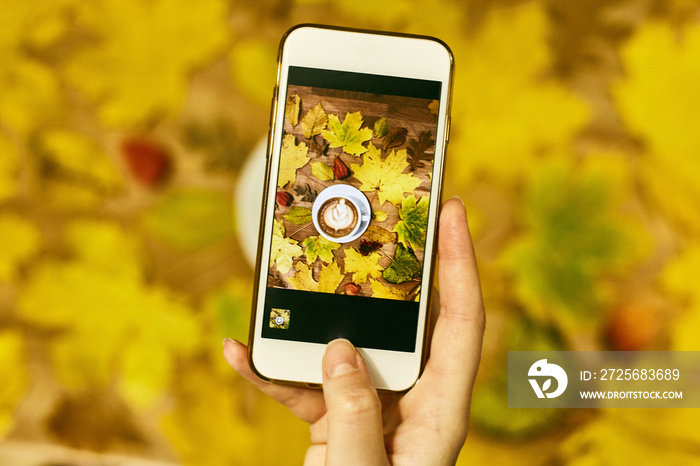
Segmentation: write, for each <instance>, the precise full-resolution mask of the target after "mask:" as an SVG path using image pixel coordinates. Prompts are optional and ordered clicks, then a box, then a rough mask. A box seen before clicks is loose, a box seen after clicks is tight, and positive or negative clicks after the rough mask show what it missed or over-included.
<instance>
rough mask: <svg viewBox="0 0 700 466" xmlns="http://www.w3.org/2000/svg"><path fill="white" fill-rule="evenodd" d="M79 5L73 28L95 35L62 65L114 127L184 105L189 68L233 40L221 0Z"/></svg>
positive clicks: (170, 111) (71, 81)
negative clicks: (166, 51) (187, 38)
mask: <svg viewBox="0 0 700 466" xmlns="http://www.w3.org/2000/svg"><path fill="white" fill-rule="evenodd" d="M78 5H79V8H76V11H75V12H74V13H73V15H72V17H73V18H74V19H73V21H74V24H73V27H74V28H76V30H82V31H84V34H86V35H87V36H90V37H95V38H98V40H93V41H89V42H84V43H83V44H82V46H81V47H77V48H76V50H75V53H71V54H68V55H67V58H68V60H67V62H66V63H65V65H64V71H65V74H66V78H67V79H68V82H69V83H70V84H71V85H73V86H75V88H77V89H78V90H79V91H80V92H82V93H83V94H84V95H86V96H87V97H88V98H90V99H92V101H93V102H94V103H95V104H97V107H98V108H97V111H98V114H99V117H100V119H101V120H102V122H103V123H104V124H107V125H109V126H124V127H128V126H130V125H134V124H138V123H144V122H145V121H146V120H148V119H149V118H152V117H154V116H156V115H164V114H169V113H172V112H174V111H177V110H179V109H180V108H181V106H182V104H183V102H184V99H185V95H186V92H187V90H188V86H189V79H188V78H187V76H188V75H189V73H190V71H192V70H193V69H194V68H195V67H197V66H199V65H202V64H203V63H206V62H208V61H209V60H211V58H212V57H213V56H214V55H215V54H218V53H220V52H221V51H222V50H223V49H224V47H225V46H226V44H227V42H228V41H229V31H228V26H227V24H226V4H225V2H223V1H221V0H205V1H201V2H197V4H196V5H190V4H189V2H188V1H187V0H174V1H173V0H154V1H151V2H147V3H144V2H142V1H139V0H124V1H122V2H120V3H119V7H118V8H115V7H114V5H112V4H111V3H110V2H86V3H82V2H80V3H78ZM182 12H187V14H181V13H182ZM125 25H128V27H125ZM183 37H190V38H191V40H182V38H183ZM164 50H168V51H169V52H168V53H163V51H164ZM144 70H149V71H148V72H144ZM249 71H250V70H249V68H246V72H249ZM248 74H250V73H248ZM256 77H257V76H256ZM258 80H259V78H258ZM267 89H269V87H267Z"/></svg>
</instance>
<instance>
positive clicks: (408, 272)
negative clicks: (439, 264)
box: [382, 244, 421, 285]
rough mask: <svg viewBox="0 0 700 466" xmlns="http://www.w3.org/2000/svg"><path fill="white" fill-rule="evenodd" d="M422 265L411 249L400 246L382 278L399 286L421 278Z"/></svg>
mask: <svg viewBox="0 0 700 466" xmlns="http://www.w3.org/2000/svg"><path fill="white" fill-rule="evenodd" d="M420 270H421V264H420V262H419V261H418V259H417V258H416V255H415V254H414V253H413V251H411V249H410V248H406V247H404V245H403V244H399V245H398V246H397V247H396V252H395V253H394V259H393V260H392V261H391V264H389V266H388V267H387V268H386V269H385V270H384V273H383V274H382V276H383V277H384V279H385V280H386V281H388V282H389V283H393V284H395V285H399V284H401V283H405V282H407V281H410V280H413V279H414V278H417V277H418V276H420Z"/></svg>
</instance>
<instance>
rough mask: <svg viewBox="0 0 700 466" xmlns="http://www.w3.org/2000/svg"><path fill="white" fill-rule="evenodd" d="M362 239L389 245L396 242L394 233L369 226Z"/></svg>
mask: <svg viewBox="0 0 700 466" xmlns="http://www.w3.org/2000/svg"><path fill="white" fill-rule="evenodd" d="M364 237H365V238H367V239H368V240H370V241H375V242H377V243H379V244H389V243H395V242H396V237H397V236H396V233H392V232H391V231H389V230H387V229H386V228H382V227H378V226H376V225H370V226H369V227H368V228H367V231H366V232H365V234H364Z"/></svg>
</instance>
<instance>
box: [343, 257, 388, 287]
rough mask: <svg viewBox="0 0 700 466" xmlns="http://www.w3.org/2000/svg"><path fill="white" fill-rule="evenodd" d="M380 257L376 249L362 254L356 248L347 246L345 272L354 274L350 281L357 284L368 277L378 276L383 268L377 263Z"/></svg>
mask: <svg viewBox="0 0 700 466" xmlns="http://www.w3.org/2000/svg"><path fill="white" fill-rule="evenodd" d="M381 258H382V255H381V254H380V253H379V252H376V251H375V252H373V253H371V254H367V255H366V256H363V255H362V254H360V252H359V251H358V250H357V249H355V248H348V249H346V250H345V263H344V264H345V273H352V274H354V275H353V277H352V281H353V283H356V284H358V285H359V284H360V283H364V282H366V281H367V278H368V277H372V278H379V277H381V276H382V270H384V267H382V266H381V265H379V259H381Z"/></svg>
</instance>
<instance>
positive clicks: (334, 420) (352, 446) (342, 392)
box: [323, 340, 388, 466]
mask: <svg viewBox="0 0 700 466" xmlns="http://www.w3.org/2000/svg"><path fill="white" fill-rule="evenodd" d="M323 394H324V397H325V400H326V407H327V410H328V413H327V422H328V447H327V452H326V464H333V465H345V464H347V465H356V464H362V465H370V466H371V465H386V464H388V460H387V456H386V450H385V447H384V434H383V429H382V407H381V403H380V401H379V396H378V395H377V391H376V390H375V388H374V384H373V383H372V379H371V377H370V375H369V372H368V371H367V367H366V366H365V363H364V361H363V359H362V357H361V356H360V354H359V353H358V352H357V351H355V348H354V347H353V346H352V344H351V343H350V342H349V341H347V340H334V341H332V342H330V343H329V344H328V347H327V348H326V353H325V355H324V357H323Z"/></svg>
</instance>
